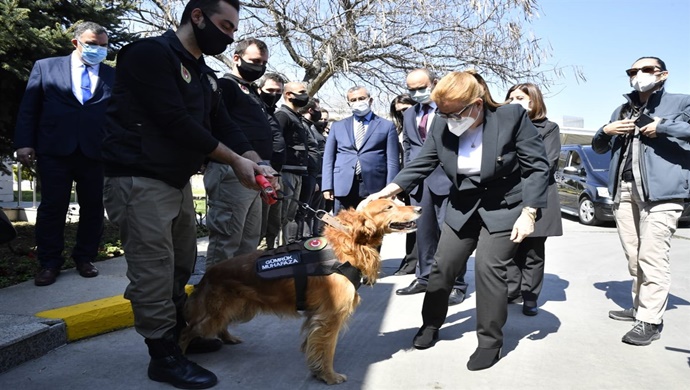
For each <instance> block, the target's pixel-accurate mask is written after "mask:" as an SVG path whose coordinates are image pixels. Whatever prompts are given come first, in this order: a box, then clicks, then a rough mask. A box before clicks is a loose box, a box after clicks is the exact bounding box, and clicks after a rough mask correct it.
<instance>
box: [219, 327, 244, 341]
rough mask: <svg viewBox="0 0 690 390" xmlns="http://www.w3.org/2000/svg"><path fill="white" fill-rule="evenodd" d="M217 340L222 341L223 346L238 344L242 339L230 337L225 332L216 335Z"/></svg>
mask: <svg viewBox="0 0 690 390" xmlns="http://www.w3.org/2000/svg"><path fill="white" fill-rule="evenodd" d="M218 338H220V339H221V340H223V343H224V344H239V343H241V342H242V339H240V338H239V337H235V336H233V335H231V334H230V332H228V331H227V330H226V331H223V332H220V334H218Z"/></svg>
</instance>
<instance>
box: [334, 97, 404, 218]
mask: <svg viewBox="0 0 690 390" xmlns="http://www.w3.org/2000/svg"><path fill="white" fill-rule="evenodd" d="M347 102H348V104H349V105H350V107H351V108H352V114H353V115H352V116H350V117H347V118H345V119H342V120H339V121H337V122H335V123H333V125H332V126H331V130H330V132H329V133H328V137H327V138H326V149H325V151H324V155H323V169H322V179H321V180H322V182H321V187H322V191H323V196H324V198H326V200H333V199H335V202H334V207H333V212H334V213H335V214H337V213H338V211H340V210H341V209H347V208H350V207H353V208H354V207H357V205H358V204H359V202H360V201H362V200H364V198H366V197H367V196H369V195H370V194H373V193H375V192H376V191H379V190H381V189H382V188H383V187H384V186H385V185H386V184H388V183H390V181H391V180H393V178H394V177H395V175H397V174H398V171H399V170H400V160H399V153H400V152H399V149H398V133H397V131H396V130H395V125H394V124H393V122H391V121H389V120H386V119H383V118H381V117H379V116H377V115H376V114H374V112H373V111H371V103H372V102H373V99H372V98H371V95H369V92H368V91H367V89H366V88H364V87H362V86H355V87H352V88H350V89H349V90H348V91H347Z"/></svg>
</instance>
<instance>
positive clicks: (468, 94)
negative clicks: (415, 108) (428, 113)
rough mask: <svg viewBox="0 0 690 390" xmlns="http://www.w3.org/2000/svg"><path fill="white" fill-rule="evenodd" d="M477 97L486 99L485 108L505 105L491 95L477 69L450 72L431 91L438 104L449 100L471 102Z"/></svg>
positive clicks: (432, 98) (432, 97)
mask: <svg viewBox="0 0 690 390" xmlns="http://www.w3.org/2000/svg"><path fill="white" fill-rule="evenodd" d="M477 98H481V99H482V100H483V101H484V107H485V108H489V109H492V110H493V109H496V108H498V107H500V106H502V105H503V104H501V103H497V102H496V101H495V100H494V99H493V98H492V97H491V93H490V92H489V87H488V86H487V85H486V81H484V78H482V76H480V75H479V73H477V72H476V71H475V70H466V71H464V72H450V73H448V74H447V75H445V76H443V78H441V80H439V82H438V84H436V88H434V91H433V92H432V93H431V100H433V101H434V102H436V104H438V103H439V101H447V100H453V101H461V102H468V103H469V102H471V101H472V100H474V99H477Z"/></svg>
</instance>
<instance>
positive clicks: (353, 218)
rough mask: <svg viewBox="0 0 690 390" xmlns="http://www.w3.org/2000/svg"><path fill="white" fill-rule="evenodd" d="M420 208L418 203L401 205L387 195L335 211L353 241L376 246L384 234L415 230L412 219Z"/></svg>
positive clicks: (414, 223)
mask: <svg viewBox="0 0 690 390" xmlns="http://www.w3.org/2000/svg"><path fill="white" fill-rule="evenodd" d="M421 212H422V209H421V207H415V206H404V205H401V204H397V203H395V202H393V201H392V200H389V199H376V200H373V201H371V202H369V203H368V204H367V205H366V206H364V207H363V208H362V209H361V210H359V211H355V210H354V209H348V210H343V211H341V212H340V213H338V215H337V218H338V220H339V221H340V222H341V223H342V224H343V225H344V226H345V229H347V231H348V233H347V235H348V236H349V237H350V238H351V239H352V240H353V241H354V242H355V243H356V244H358V245H365V246H373V247H376V246H378V245H381V240H382V239H383V235H384V234H387V233H394V232H404V233H410V232H413V231H415V230H416V229H417V223H416V222H415V220H416V219H417V218H419V216H420V214H421Z"/></svg>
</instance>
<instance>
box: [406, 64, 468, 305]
mask: <svg viewBox="0 0 690 390" xmlns="http://www.w3.org/2000/svg"><path fill="white" fill-rule="evenodd" d="M437 81H438V79H437V77H436V75H435V74H434V73H433V72H431V71H430V70H428V69H415V70H413V71H412V72H410V73H409V74H408V75H407V78H406V80H405V82H406V84H407V89H408V91H409V92H410V96H411V97H412V99H414V100H415V101H416V102H417V104H416V105H414V106H413V107H411V108H410V109H409V110H407V111H405V113H404V115H403V150H404V161H405V165H406V166H407V164H409V163H410V161H412V160H414V158H415V157H417V155H418V154H419V151H420V150H421V149H422V145H424V141H425V140H426V138H427V133H428V132H429V131H431V129H432V124H435V122H440V123H439V127H438V128H443V125H445V119H443V118H440V117H438V116H436V114H435V111H436V103H434V102H433V101H431V91H432V90H433V89H434V86H435V85H436V82H437ZM451 185H452V182H451V181H450V179H448V176H446V174H445V173H444V172H443V169H442V168H441V167H437V168H436V170H434V171H433V172H432V173H431V175H429V177H427V178H426V180H424V183H422V184H420V185H418V186H417V187H415V188H414V189H413V190H412V191H410V194H409V195H410V204H412V205H413V206H421V207H422V210H424V212H423V213H422V216H421V217H420V218H419V219H418V220H417V245H416V248H417V252H418V259H419V260H418V261H417V267H416V269H415V280H413V281H412V283H411V284H410V285H409V286H407V287H405V288H401V289H398V290H396V291H395V293H396V294H398V295H411V294H417V293H421V292H424V291H426V285H427V282H428V280H429V274H430V273H431V266H432V265H433V264H434V254H435V253H436V247H437V246H438V240H439V237H441V227H442V226H443V219H444V218H445V215H446V205H447V204H448V194H449V193H450V187H451ZM465 271H466V270H465V269H463V270H462V271H461V273H460V275H458V277H457V278H456V280H455V284H454V285H453V289H452V290H451V293H450V297H449V298H448V304H449V305H457V304H459V303H462V301H464V300H465V293H466V291H467V283H465V280H464V276H465Z"/></svg>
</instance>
